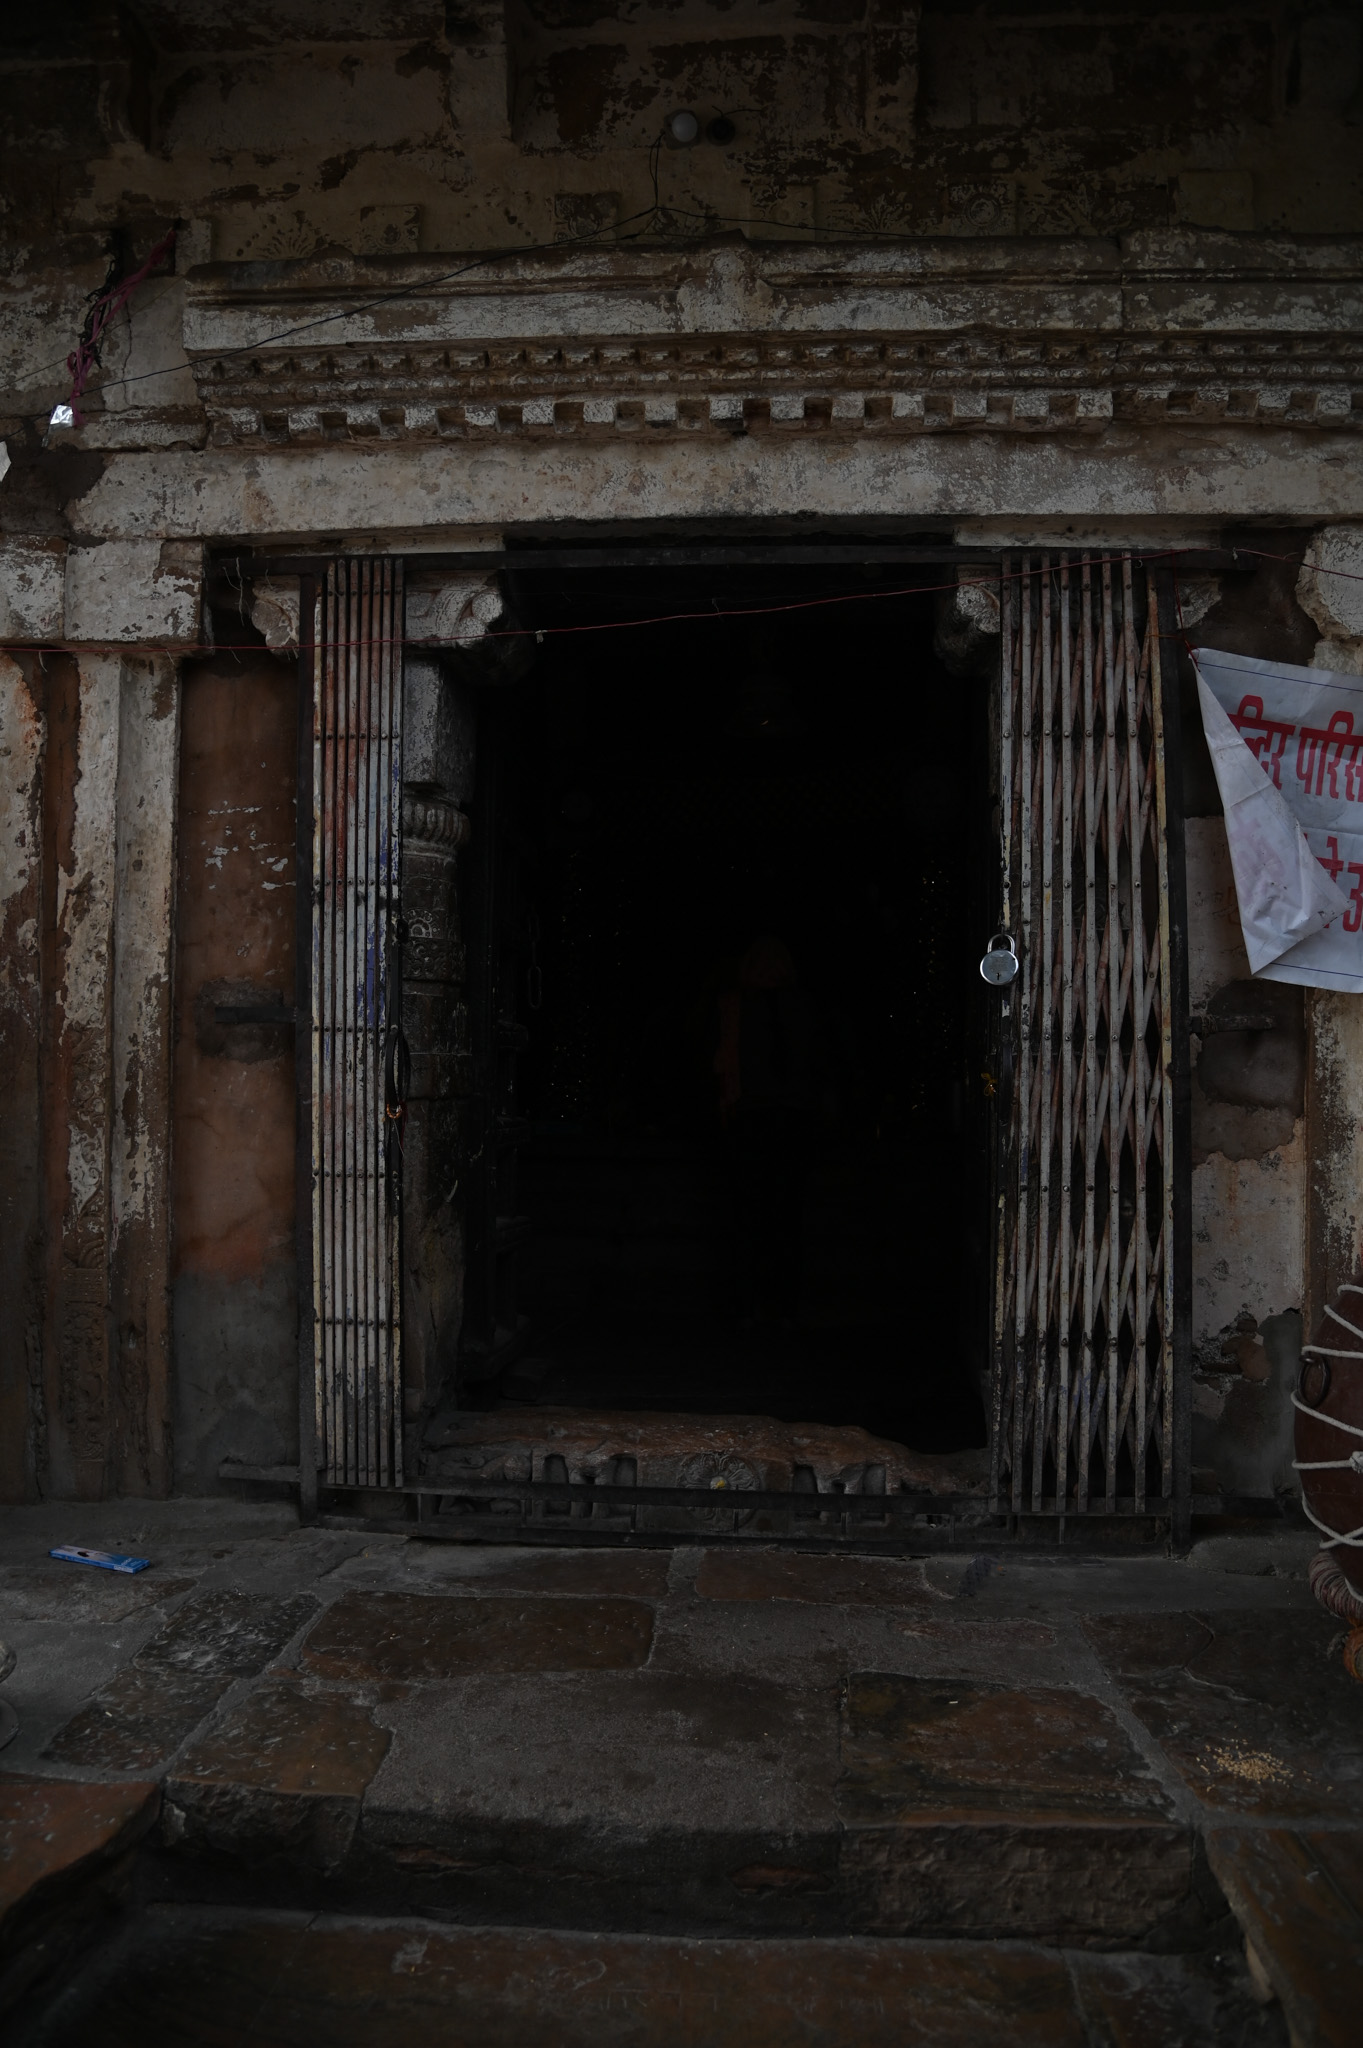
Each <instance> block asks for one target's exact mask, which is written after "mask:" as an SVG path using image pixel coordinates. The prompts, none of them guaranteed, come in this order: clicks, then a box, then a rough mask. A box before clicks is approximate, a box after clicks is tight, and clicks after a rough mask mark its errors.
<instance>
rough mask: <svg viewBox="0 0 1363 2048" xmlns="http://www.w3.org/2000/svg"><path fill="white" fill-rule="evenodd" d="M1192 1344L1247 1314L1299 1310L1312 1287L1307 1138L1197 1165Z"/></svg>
mask: <svg viewBox="0 0 1363 2048" xmlns="http://www.w3.org/2000/svg"><path fill="white" fill-rule="evenodd" d="M1192 1192H1193V1342H1194V1343H1195V1344H1197V1343H1201V1342H1205V1341H1206V1340H1207V1339H1208V1338H1210V1337H1214V1336H1215V1335H1216V1334H1217V1332H1218V1331H1221V1330H1224V1329H1226V1328H1227V1327H1228V1325H1229V1324H1231V1323H1233V1322H1234V1321H1235V1319H1236V1317H1237V1316H1239V1315H1243V1314H1245V1313H1246V1312H1248V1313H1249V1314H1250V1315H1252V1316H1253V1317H1254V1319H1255V1321H1256V1322H1262V1321H1263V1320H1264V1318H1265V1317H1266V1316H1271V1315H1279V1314H1281V1313H1282V1311H1283V1310H1284V1309H1299V1308H1300V1307H1301V1306H1302V1296H1303V1292H1304V1287H1305V1277H1304V1275H1305V1248H1306V1141H1305V1125H1304V1123H1303V1122H1301V1121H1300V1120H1299V1121H1298V1123H1297V1125H1296V1128H1295V1130H1294V1132H1293V1137H1292V1142H1291V1144H1290V1145H1284V1146H1281V1147H1280V1148H1279V1149H1278V1150H1277V1151H1275V1152H1269V1153H1266V1154H1265V1156H1264V1157H1263V1158H1262V1159H1227V1158H1226V1157H1225V1156H1224V1154H1223V1153H1220V1152H1214V1153H1213V1154H1212V1155H1211V1157H1210V1158H1209V1159H1206V1160H1204V1161H1203V1163H1202V1164H1201V1165H1200V1166H1196V1167H1194V1169H1193V1190H1192Z"/></svg>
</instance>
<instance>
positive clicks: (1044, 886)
mask: <svg viewBox="0 0 1363 2048" xmlns="http://www.w3.org/2000/svg"><path fill="white" fill-rule="evenodd" d="M1037 597H1038V600H1039V608H1040V613H1041V616H1040V619H1039V621H1038V624H1039V626H1040V643H1041V644H1040V656H1039V672H1038V682H1039V688H1038V690H1037V700H1038V710H1039V712H1040V723H1041V815H1040V818H1039V820H1038V821H1037V822H1038V823H1039V825H1040V830H1041V904H1040V909H1041V959H1040V966H1039V971H1038V972H1037V974H1036V975H1035V977H1034V979H1033V982H1032V987H1033V990H1034V991H1035V992H1036V993H1037V995H1038V996H1039V997H1040V1011H1039V1015H1038V1017H1037V1019H1036V1023H1037V1067H1038V1074H1037V1147H1036V1150H1037V1195H1036V1272H1037V1305H1036V1354H1035V1366H1034V1369H1033V1404H1034V1410H1035V1414H1034V1420H1033V1424H1032V1497H1033V1500H1034V1501H1037V1500H1040V1498H1041V1495H1042V1490H1043V1483H1044V1463H1045V1456H1046V1434H1047V1431H1046V1408H1047V1366H1048V1364H1049V1362H1050V1361H1049V1351H1050V1324H1051V1315H1052V1313H1053V1306H1054V1303H1053V1295H1054V1290H1053V1288H1052V1286H1051V1257H1050V1253H1051V1168H1052V1165H1053V1164H1054V1161H1053V1156H1052V1155H1053V1149H1054V1140H1055V1130H1054V1120H1053V1118H1054V1108H1055V1103H1054V1086H1053V1084H1054V1068H1055V986H1054V976H1055V957H1056V944H1055V937H1056V934H1055V713H1054V654H1055V645H1054V637H1055V636H1054V633H1053V630H1052V628H1053V619H1052V591H1051V558H1050V556H1049V555H1043V556H1042V557H1041V564H1040V574H1039V576H1038V577H1037Z"/></svg>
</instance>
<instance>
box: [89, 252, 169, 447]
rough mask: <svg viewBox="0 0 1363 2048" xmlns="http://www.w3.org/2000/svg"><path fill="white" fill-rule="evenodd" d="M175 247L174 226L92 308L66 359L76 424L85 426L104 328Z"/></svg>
mask: <svg viewBox="0 0 1363 2048" xmlns="http://www.w3.org/2000/svg"><path fill="white" fill-rule="evenodd" d="M174 246H175V230H174V228H171V229H170V231H169V233H168V234H164V235H163V236H162V237H161V239H160V241H159V242H158V243H157V244H156V247H155V248H154V249H153V250H152V252H151V254H150V256H148V258H147V260H146V262H145V263H144V264H143V265H142V268H141V269H140V270H134V271H133V273H132V275H131V276H130V277H123V278H120V279H119V280H118V282H117V284H111V285H109V286H107V287H106V289H105V290H104V291H102V292H101V293H100V294H99V296H98V297H97V298H96V300H95V302H94V304H93V306H92V307H91V308H90V312H89V315H88V316H87V318H86V322H85V326H84V328H83V329H82V331H81V337H80V340H79V341H78V342H77V343H76V346H75V347H74V348H73V349H72V351H71V353H70V355H69V356H68V357H67V358H66V367H67V369H68V370H69V371H70V372H71V397H70V399H69V400H68V403H69V405H70V407H71V420H72V424H73V425H74V426H77V427H83V426H84V425H85V415H84V413H82V411H81V409H80V401H81V398H82V396H83V395H84V391H85V387H86V384H87V383H88V382H89V379H90V372H91V371H92V370H94V369H97V368H98V367H99V348H100V342H101V340H102V338H103V335H104V330H105V328H106V327H107V326H108V325H109V322H110V321H111V320H112V319H114V318H115V317H116V316H117V315H118V314H119V313H121V312H122V311H123V308H124V307H125V306H126V305H127V303H128V301H129V299H130V298H131V297H132V295H133V293H134V292H135V291H136V290H137V287H138V286H139V285H140V284H145V282H146V280H147V279H148V278H149V277H150V275H151V273H152V271H153V270H155V268H156V266H157V264H158V263H161V262H163V261H164V260H165V258H166V257H167V256H168V255H169V254H170V252H171V250H172V249H173V248H174Z"/></svg>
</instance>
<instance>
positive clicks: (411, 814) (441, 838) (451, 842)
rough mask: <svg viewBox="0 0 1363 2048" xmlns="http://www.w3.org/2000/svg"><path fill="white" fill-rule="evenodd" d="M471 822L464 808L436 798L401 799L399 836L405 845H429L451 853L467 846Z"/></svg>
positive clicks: (405, 796) (413, 797)
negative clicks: (400, 831)
mask: <svg viewBox="0 0 1363 2048" xmlns="http://www.w3.org/2000/svg"><path fill="white" fill-rule="evenodd" d="M472 829H473V828H472V826H471V825H470V823H469V821H468V818H467V817H466V816H465V814H464V812H463V811H461V810H458V809H456V807H455V806H454V805H453V804H446V803H441V802H440V800H439V798H437V797H430V796H410V795H407V794H404V796H403V799H402V836H403V839H404V840H405V841H406V842H407V843H408V844H409V845H413V844H415V845H418V846H430V847H434V848H436V849H438V850H439V851H441V852H450V853H453V851H454V849H455V848H456V847H457V846H467V845H468V843H469V838H470V836H471V833H472Z"/></svg>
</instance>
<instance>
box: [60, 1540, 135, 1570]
mask: <svg viewBox="0 0 1363 2048" xmlns="http://www.w3.org/2000/svg"><path fill="white" fill-rule="evenodd" d="M47 1554H48V1556H49V1557H59V1558H61V1560H62V1562H63V1563H64V1564H93V1565H98V1567H99V1569H100V1570H101V1571H102V1572H144V1571H145V1570H146V1569H147V1566H148V1565H149V1564H150V1563H151V1559H150V1558H149V1557H119V1556H118V1555H117V1554H116V1553H115V1552H114V1551H112V1550H84V1549H82V1547H81V1545H80V1544H79V1543H63V1545H62V1547H61V1549H60V1550H49V1551H48V1553H47Z"/></svg>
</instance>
